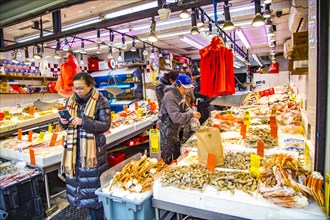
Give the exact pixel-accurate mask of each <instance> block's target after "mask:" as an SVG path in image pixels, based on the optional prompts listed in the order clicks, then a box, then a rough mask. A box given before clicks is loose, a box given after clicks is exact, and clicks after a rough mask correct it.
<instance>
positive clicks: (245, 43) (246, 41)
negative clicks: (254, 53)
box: [236, 29, 251, 49]
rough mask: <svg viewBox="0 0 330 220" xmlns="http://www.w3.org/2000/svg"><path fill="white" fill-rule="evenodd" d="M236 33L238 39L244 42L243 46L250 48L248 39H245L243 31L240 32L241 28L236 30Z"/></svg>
mask: <svg viewBox="0 0 330 220" xmlns="http://www.w3.org/2000/svg"><path fill="white" fill-rule="evenodd" d="M236 34H237V36H238V37H239V39H240V40H241V41H242V43H243V44H244V46H245V47H246V49H250V48H251V46H250V43H249V41H248V40H247V39H246V37H245V35H244V33H243V32H242V30H241V29H238V30H236Z"/></svg>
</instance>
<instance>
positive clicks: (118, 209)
mask: <svg viewBox="0 0 330 220" xmlns="http://www.w3.org/2000/svg"><path fill="white" fill-rule="evenodd" d="M101 189H102V188H100V189H98V190H96V192H95V194H96V195H98V199H99V201H100V202H103V209H104V213H105V216H106V218H107V219H108V220H110V219H125V220H131V219H141V220H148V219H153V218H154V215H155V211H154V208H153V207H152V201H151V198H152V191H151V190H150V195H149V196H147V197H146V198H145V199H144V200H142V201H138V202H137V201H133V200H129V199H125V198H121V197H116V196H111V195H110V194H106V193H103V192H102V191H101Z"/></svg>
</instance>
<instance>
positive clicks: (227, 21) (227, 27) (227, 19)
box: [222, 1, 235, 31]
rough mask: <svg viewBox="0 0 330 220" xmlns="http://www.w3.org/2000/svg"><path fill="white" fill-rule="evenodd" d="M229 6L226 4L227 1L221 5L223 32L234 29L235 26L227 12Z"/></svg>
mask: <svg viewBox="0 0 330 220" xmlns="http://www.w3.org/2000/svg"><path fill="white" fill-rule="evenodd" d="M230 6H231V4H230V5H229V4H228V1H225V4H224V5H223V11H224V12H225V24H224V25H223V26H222V29H223V30H225V31H229V30H233V29H235V25H234V24H233V22H232V21H231V18H230V12H229V7H230Z"/></svg>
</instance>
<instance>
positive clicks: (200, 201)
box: [153, 161, 326, 219]
mask: <svg viewBox="0 0 330 220" xmlns="http://www.w3.org/2000/svg"><path fill="white" fill-rule="evenodd" d="M182 162H183V161H182ZM179 165H180V163H179ZM153 198H154V199H156V200H160V201H164V202H169V203H171V204H178V205H182V206H188V207H191V208H196V209H199V210H201V213H202V212H203V211H211V212H216V213H219V212H220V213H222V214H226V215H231V216H237V217H241V218H248V219H326V217H325V215H324V213H323V210H322V208H320V207H319V206H318V205H317V204H316V202H314V201H312V202H311V203H310V204H309V206H308V207H305V208H304V209H295V208H292V209H287V208H283V207H278V206H275V205H273V204H272V203H271V202H269V201H267V200H266V199H265V198H263V197H262V196H261V195H259V194H257V193H256V191H255V192H254V193H253V196H251V195H249V194H247V193H245V192H243V191H241V190H235V192H234V194H233V193H232V192H231V191H219V190H217V189H216V188H214V187H212V186H209V185H207V186H206V187H204V188H203V190H201V189H188V188H185V189H182V188H178V187H174V186H163V184H162V183H161V179H158V180H157V181H155V183H154V186H153ZM238 207H239V212H238V211H237V210H238ZM164 209H166V207H164Z"/></svg>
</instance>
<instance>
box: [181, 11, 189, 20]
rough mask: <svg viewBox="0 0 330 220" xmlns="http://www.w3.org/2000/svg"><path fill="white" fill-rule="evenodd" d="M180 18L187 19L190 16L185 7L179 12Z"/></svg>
mask: <svg viewBox="0 0 330 220" xmlns="http://www.w3.org/2000/svg"><path fill="white" fill-rule="evenodd" d="M180 18H182V19H187V18H190V13H189V12H188V11H187V10H186V9H185V10H182V11H181V12H180Z"/></svg>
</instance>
